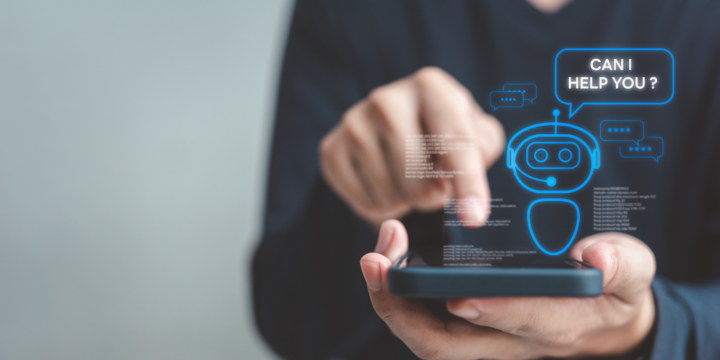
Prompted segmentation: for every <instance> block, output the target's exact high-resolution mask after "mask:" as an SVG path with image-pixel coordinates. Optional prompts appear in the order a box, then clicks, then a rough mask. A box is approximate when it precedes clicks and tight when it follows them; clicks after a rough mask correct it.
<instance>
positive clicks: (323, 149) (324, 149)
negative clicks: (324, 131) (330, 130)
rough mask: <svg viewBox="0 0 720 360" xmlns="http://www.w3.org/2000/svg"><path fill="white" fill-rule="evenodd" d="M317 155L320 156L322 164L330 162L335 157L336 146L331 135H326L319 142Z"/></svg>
mask: <svg viewBox="0 0 720 360" xmlns="http://www.w3.org/2000/svg"><path fill="white" fill-rule="evenodd" d="M318 153H319V154H320V158H321V159H322V161H323V162H331V161H333V160H334V159H335V155H336V154H337V146H336V145H335V142H334V141H333V137H332V135H331V134H329V135H326V136H325V137H324V138H323V139H322V140H321V141H320V145H319V146H318Z"/></svg>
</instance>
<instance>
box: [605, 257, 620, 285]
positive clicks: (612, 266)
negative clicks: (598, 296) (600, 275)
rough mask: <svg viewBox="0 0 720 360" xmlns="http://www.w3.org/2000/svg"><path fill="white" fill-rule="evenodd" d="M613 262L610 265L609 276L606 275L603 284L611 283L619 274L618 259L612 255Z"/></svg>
mask: <svg viewBox="0 0 720 360" xmlns="http://www.w3.org/2000/svg"><path fill="white" fill-rule="evenodd" d="M610 259H611V261H612V264H610V266H609V267H608V271H607V276H605V277H604V279H603V280H604V281H603V286H605V285H607V284H609V283H610V282H611V281H612V279H613V278H614V277H615V274H617V270H618V259H617V257H615V256H610Z"/></svg>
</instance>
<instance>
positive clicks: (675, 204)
mask: <svg viewBox="0 0 720 360" xmlns="http://www.w3.org/2000/svg"><path fill="white" fill-rule="evenodd" d="M570 47H628V48H630V47H642V48H650V47H652V48H665V49H668V50H669V51H671V52H672V53H673V55H674V58H675V78H676V83H675V96H674V98H673V100H672V101H670V102H669V103H668V104H666V105H662V106H586V107H584V108H582V109H580V110H579V111H578V112H577V113H576V114H575V115H574V116H573V117H572V118H571V119H567V106H566V105H563V104H560V103H559V102H558V101H557V99H556V98H555V96H554V92H553V88H554V60H555V55H556V54H557V53H558V51H560V50H562V49H564V48H570ZM424 66H437V67H440V68H442V69H443V70H445V71H447V72H448V73H450V74H451V75H452V76H454V77H455V78H456V79H457V80H458V81H459V82H460V83H462V84H463V85H464V86H465V87H467V88H468V89H469V90H470V91H471V93H472V94H473V95H474V97H475V99H476V100H477V101H478V103H479V104H480V105H481V106H482V108H483V109H484V110H485V111H486V112H488V113H491V114H493V115H494V116H496V117H497V118H498V120H499V121H500V122H501V123H502V124H503V126H504V128H505V132H506V134H507V135H508V136H511V135H512V134H514V133H516V132H517V131H519V130H520V129H522V128H524V127H526V126H528V125H530V124H533V123H538V122H540V120H548V121H552V116H551V112H552V110H553V109H560V110H561V113H562V114H561V120H562V121H565V122H569V123H572V124H575V125H578V126H582V127H583V128H585V129H587V130H589V131H591V132H593V133H594V134H597V129H598V128H599V123H600V122H601V121H602V120H607V119H641V120H643V121H644V123H645V132H646V135H657V136H662V137H663V139H664V149H665V151H664V155H663V156H662V157H661V158H660V159H659V161H658V162H655V161H654V160H650V159H621V158H620V157H619V156H617V146H618V145H617V144H616V143H609V142H603V141H600V147H601V150H602V154H603V162H602V168H601V169H600V170H599V171H597V173H596V174H595V175H594V176H593V178H592V179H591V181H590V183H589V184H588V186H587V189H584V190H581V191H579V192H578V193H577V194H573V195H572V196H568V197H569V198H572V199H573V200H575V201H576V202H577V203H578V204H580V206H581V208H582V209H592V188H593V186H625V187H629V188H630V189H632V190H637V191H638V192H639V193H642V194H655V195H656V196H657V198H656V199H654V200H652V201H647V202H646V204H645V205H646V207H647V209H646V210H645V211H642V212H637V213H634V214H633V215H632V216H633V218H632V219H631V221H632V222H633V223H634V224H636V225H637V230H636V231H632V232H629V234H630V235H633V236H635V237H637V238H639V239H641V240H642V241H644V242H645V243H646V244H648V245H649V246H650V248H651V249H652V250H653V252H654V254H655V257H656V260H657V276H656V279H655V280H654V282H653V286H652V290H653V294H654V296H655V302H656V309H657V315H656V323H655V329H654V330H653V332H652V333H651V335H650V337H649V338H648V340H647V343H646V345H647V349H640V353H639V355H642V356H648V355H650V354H651V358H652V359H717V358H720V241H719V240H720V239H719V236H720V192H719V190H720V189H718V184H720V182H719V181H718V180H719V178H718V176H719V175H720V174H719V170H720V166H719V165H720V162H719V161H718V159H719V158H720V141H719V140H718V137H719V136H720V2H718V1H712V0H682V1H681V0H636V1H622V0H612V1H599V0H582V1H573V2H571V3H569V4H568V5H567V6H565V7H564V8H562V9H561V10H560V11H559V12H557V13H555V14H544V13H542V12H539V11H538V10H536V9H535V8H534V7H532V6H531V5H530V4H528V3H527V2H525V1H522V0H496V1H481V0H472V1H457V0H455V1H432V0H428V1H425V0H408V1H395V0H393V1H388V0H385V1H355V2H350V1H332V0H328V1H321V0H300V1H298V2H297V4H296V7H295V10H294V15H293V18H292V24H291V28H290V33H289V37H288V41H287V47H286V50H285V58H284V62H283V65H282V76H281V81H280V90H279V94H278V103H277V110H276V117H275V128H274V132H273V141H272V155H271V156H272V157H271V162H270V170H269V181H268V192H267V203H266V209H265V219H264V226H263V234H262V241H261V243H260V245H259V247H258V250H257V252H256V255H255V258H254V262H253V291H254V307H255V315H256V321H257V325H258V327H259V329H260V332H261V334H262V335H263V337H264V338H265V339H266V340H267V342H268V343H269V344H270V346H272V348H273V349H275V350H276V351H277V352H278V353H279V354H280V355H281V356H283V357H285V358H288V359H325V358H332V357H339V358H352V359H354V358H357V359H413V358H415V356H414V355H413V354H412V353H411V352H410V351H409V350H408V349H407V347H406V346H405V345H404V344H403V343H402V342H401V341H400V340H398V339H397V338H395V337H394V336H393V335H392V334H391V333H390V331H389V330H388V329H387V327H386V326H385V325H384V323H383V322H382V321H381V320H380V319H379V318H378V317H377V315H376V314H375V312H374V311H373V309H372V306H371V304H370V300H369V297H368V294H367V288H366V285H365V282H364V279H363V276H362V273H361V271H360V266H359V260H360V258H361V257H362V256H363V255H364V254H366V253H368V252H371V251H372V250H373V248H374V245H375V242H376V239H377V234H376V233H375V232H374V231H373V230H372V229H371V228H370V227H369V226H368V225H367V224H366V223H365V221H363V220H362V219H360V218H359V217H358V216H357V215H355V214H354V213H353V212H352V211H351V210H350V209H349V208H348V207H347V205H345V204H344V203H343V201H341V200H340V199H339V198H338V197H337V195H336V194H334V192H333V191H332V190H331V189H330V188H329V187H328V185H327V184H326V183H325V182H324V180H323V179H322V177H321V175H320V173H319V162H318V154H317V147H318V144H319V142H320V140H321V139H322V138H323V136H325V135H326V134H327V133H328V132H329V131H330V130H331V129H332V127H333V126H335V125H336V124H337V123H338V122H339V121H340V119H341V118H342V115H343V113H344V112H345V111H346V110H347V109H348V108H350V107H351V106H352V105H353V104H354V103H356V102H357V101H359V100H361V99H362V98H363V97H365V96H367V94H368V93H369V92H370V91H371V90H372V89H374V88H376V87H378V86H381V85H384V84H387V83H390V82H392V81H395V80H397V79H400V78H402V77H404V76H408V75H410V74H412V73H413V72H415V71H417V70H418V69H420V68H422V67H424ZM512 82H527V83H535V84H536V85H537V93H538V95H537V99H536V100H535V101H534V102H533V103H532V104H526V105H524V106H523V107H522V108H521V109H499V110H497V111H493V109H492V107H490V106H489V103H488V101H487V98H488V94H489V93H490V92H491V91H496V90H501V89H502V85H503V84H504V83H512ZM598 140H599V139H598ZM504 161H505V159H504V156H502V157H501V158H500V159H499V160H498V162H497V163H496V164H495V165H494V166H493V167H492V168H490V169H489V171H488V180H489V183H490V189H491V192H492V193H493V196H494V197H495V196H500V197H502V198H504V199H505V200H506V201H508V202H510V203H516V204H518V211H517V214H518V215H517V216H520V217H522V216H524V215H525V212H524V211H525V210H524V209H525V208H527V204H528V203H529V202H530V201H532V200H533V199H535V198H537V196H532V195H533V194H529V193H528V192H527V191H524V190H522V189H521V188H520V186H519V185H518V184H517V182H516V181H515V179H514V178H513V175H512V171H510V170H509V169H507V167H505V166H504V163H503V162H504ZM423 216H432V214H431V215H417V214H415V215H411V216H410V217H408V218H407V219H405V220H404V222H405V223H406V226H408V231H409V233H410V234H411V239H410V240H411V244H412V242H413V241H417V240H415V237H414V236H413V234H417V233H422V229H421V227H422V225H418V224H422V223H423V221H422V217H423ZM418 218H420V219H421V220H420V221H418V220H417V219H418ZM491 218H492V217H491ZM413 219H415V220H414V221H413ZM518 221H520V220H518ZM514 228H515V229H517V230H516V231H517V232H518V236H517V237H515V236H513V237H512V238H513V239H514V240H513V241H518V242H523V241H524V242H527V241H530V240H529V238H528V236H527V228H526V225H525V223H523V222H520V223H519V224H517V225H516V226H514ZM492 231H494V230H492V229H484V230H480V231H476V232H471V231H470V230H466V229H458V231H457V234H455V236H456V238H457V239H459V240H462V241H472V239H473V238H475V237H479V238H483V237H484V238H488V237H492ZM596 232H597V231H594V230H593V219H592V216H589V212H588V214H585V215H583V217H582V219H581V224H580V230H579V233H578V237H577V239H580V238H582V237H584V236H587V235H590V234H593V233H596ZM504 241H510V240H507V239H505V240H504ZM430 306H432V304H430ZM578 321H582V319H578ZM645 350H647V351H645ZM633 356H635V354H633Z"/></svg>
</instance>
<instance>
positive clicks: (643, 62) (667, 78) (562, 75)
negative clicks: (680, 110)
mask: <svg viewBox="0 0 720 360" xmlns="http://www.w3.org/2000/svg"><path fill="white" fill-rule="evenodd" d="M674 96H675V58H674V56H673V55H672V53H670V52H669V51H668V50H666V49H660V48H571V49H563V50H561V51H560V52H558V54H557V56H555V97H556V98H557V99H558V101H560V102H561V103H563V104H566V105H569V107H570V111H569V113H568V118H571V117H572V116H573V115H574V114H575V113H577V111H578V110H580V108H582V107H583V106H585V105H663V104H667V103H668V102H669V101H670V100H672V98H673V97H674Z"/></svg>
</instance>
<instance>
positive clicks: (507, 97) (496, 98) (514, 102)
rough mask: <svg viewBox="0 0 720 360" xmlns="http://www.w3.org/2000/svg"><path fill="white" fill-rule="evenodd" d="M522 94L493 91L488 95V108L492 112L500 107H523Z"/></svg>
mask: <svg viewBox="0 0 720 360" xmlns="http://www.w3.org/2000/svg"><path fill="white" fill-rule="evenodd" d="M523 102H524V100H523V94H522V93H521V92H516V91H493V92H491V93H490V106H492V107H493V110H497V109H498V108H501V107H508V108H518V107H522V106H523Z"/></svg>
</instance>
